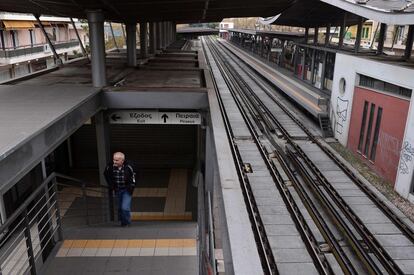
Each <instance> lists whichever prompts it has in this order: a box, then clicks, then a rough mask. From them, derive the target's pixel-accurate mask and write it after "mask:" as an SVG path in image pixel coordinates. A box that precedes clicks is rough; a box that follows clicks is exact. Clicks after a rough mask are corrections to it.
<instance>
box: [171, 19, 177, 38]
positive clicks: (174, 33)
mask: <svg viewBox="0 0 414 275" xmlns="http://www.w3.org/2000/svg"><path fill="white" fill-rule="evenodd" d="M172 27H173V41H176V40H177V24H176V23H175V22H173V25H172Z"/></svg>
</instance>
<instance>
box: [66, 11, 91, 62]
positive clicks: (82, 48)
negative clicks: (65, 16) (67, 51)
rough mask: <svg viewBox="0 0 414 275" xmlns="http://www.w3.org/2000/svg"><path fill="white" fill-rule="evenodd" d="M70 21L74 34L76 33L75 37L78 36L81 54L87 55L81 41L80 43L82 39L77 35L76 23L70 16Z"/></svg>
mask: <svg viewBox="0 0 414 275" xmlns="http://www.w3.org/2000/svg"><path fill="white" fill-rule="evenodd" d="M70 22H71V23H72V26H73V29H74V30H75V34H76V37H77V38H78V41H79V45H80V47H81V50H82V54H83V56H86V57H87V56H88V54H87V53H86V50H85V47H84V46H83V43H82V39H81V38H80V36H79V32H78V29H77V28H76V24H75V22H73V19H72V17H71V18H70Z"/></svg>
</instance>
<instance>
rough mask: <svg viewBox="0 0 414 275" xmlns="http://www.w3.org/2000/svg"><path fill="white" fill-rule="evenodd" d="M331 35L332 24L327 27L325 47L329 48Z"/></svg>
mask: <svg viewBox="0 0 414 275" xmlns="http://www.w3.org/2000/svg"><path fill="white" fill-rule="evenodd" d="M330 35H331V24H328V25H326V31H325V47H328V46H329V36H330Z"/></svg>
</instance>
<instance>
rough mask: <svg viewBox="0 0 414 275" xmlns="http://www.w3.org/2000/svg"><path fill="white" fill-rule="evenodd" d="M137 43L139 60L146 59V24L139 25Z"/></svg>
mask: <svg viewBox="0 0 414 275" xmlns="http://www.w3.org/2000/svg"><path fill="white" fill-rule="evenodd" d="M139 41H140V55H141V58H142V59H144V58H147V43H148V39H147V22H141V23H139Z"/></svg>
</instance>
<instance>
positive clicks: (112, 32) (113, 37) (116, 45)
mask: <svg viewBox="0 0 414 275" xmlns="http://www.w3.org/2000/svg"><path fill="white" fill-rule="evenodd" d="M109 28H110V29H111V34H112V40H113V41H114V44H115V48H116V51H117V52H120V51H119V47H118V43H116V39H115V33H114V29H113V27H112V22H109Z"/></svg>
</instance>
